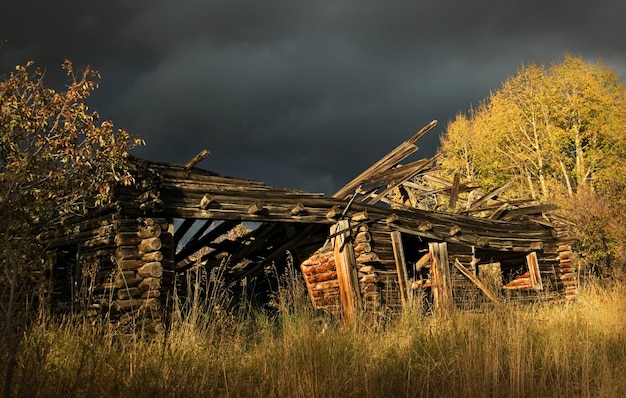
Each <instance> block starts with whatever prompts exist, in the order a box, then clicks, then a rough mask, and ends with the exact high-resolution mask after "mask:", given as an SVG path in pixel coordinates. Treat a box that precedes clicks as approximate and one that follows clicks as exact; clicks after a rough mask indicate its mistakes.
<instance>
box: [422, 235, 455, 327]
mask: <svg viewBox="0 0 626 398" xmlns="http://www.w3.org/2000/svg"><path fill="white" fill-rule="evenodd" d="M428 249H429V251H430V258H431V260H432V265H431V268H430V272H431V282H432V289H433V298H434V301H435V314H436V315H437V316H446V315H448V314H449V313H451V312H452V311H453V310H454V302H453V301H452V280H451V278H450V264H449V260H448V245H447V244H446V243H445V242H442V243H438V242H432V243H429V244H428Z"/></svg>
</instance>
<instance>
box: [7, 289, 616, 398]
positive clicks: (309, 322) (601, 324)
mask: <svg viewBox="0 0 626 398" xmlns="http://www.w3.org/2000/svg"><path fill="white" fill-rule="evenodd" d="M274 307H275V311H261V310H254V309H252V308H248V309H245V310H241V309H240V310H239V311H237V312H232V313H231V312H228V311H225V310H224V309H223V308H220V307H219V306H217V305H216V306H214V307H213V308H210V309H202V307H195V308H192V310H190V311H186V312H184V315H180V316H178V317H175V318H176V320H175V321H174V322H173V325H172V327H171V329H170V331H169V332H168V333H164V334H162V335H161V334H159V335H157V336H156V337H155V336H152V337H144V336H142V335H141V334H140V333H136V334H132V335H121V334H120V333H119V332H116V331H115V330H113V329H109V328H108V327H106V326H105V325H103V324H102V323H101V322H94V321H93V320H91V321H90V320H83V319H80V318H76V317H67V318H64V319H60V320H59V319H58V318H54V319H52V318H47V317H43V318H42V319H41V320H40V321H38V322H37V323H35V324H33V325H32V326H31V327H30V328H29V329H28V331H27V332H26V333H25V334H24V336H23V339H22V343H21V346H20V350H19V355H18V360H19V363H18V366H17V370H16V373H15V375H14V379H13V384H12V391H11V393H12V395H13V396H20V397H122V396H123V397H622V396H624V394H626V286H625V285H624V284H619V283H614V284H611V285H610V286H602V287H599V285H594V284H587V285H586V286H584V287H582V288H581V291H580V296H579V299H578V300H577V301H576V302H572V303H564V302H560V303H556V302H544V303H541V302H540V303H534V304H523V305H522V304H503V305H501V306H494V307H491V308H488V309H482V310H481V311H476V312H471V311H463V312H461V311H458V312H456V313H454V314H452V315H451V316H449V317H447V318H446V319H437V318H435V317H433V316H430V315H428V314H423V313H422V311H420V310H419V309H414V310H407V311H405V312H404V313H402V314H399V315H397V316H396V317H394V318H393V319H375V320H372V317H371V316H365V315H364V316H363V317H362V319H359V320H358V322H357V323H356V324H355V325H352V326H345V325H342V324H341V323H340V322H337V321H334V320H332V319H331V318H328V317H325V316H320V315H319V314H316V313H315V312H314V311H312V310H311V309H310V308H309V304H308V299H307V297H306V292H305V291H304V290H302V289H300V288H298V287H297V286H295V287H294V286H292V287H290V288H284V289H281V290H280V291H279V292H277V295H276V300H275V303H274ZM2 355H3V359H4V357H6V353H5V352H4V349H2ZM4 363H5V361H3V364H4ZM2 370H4V365H3V369H2ZM2 374H4V373H2ZM0 377H3V376H0Z"/></svg>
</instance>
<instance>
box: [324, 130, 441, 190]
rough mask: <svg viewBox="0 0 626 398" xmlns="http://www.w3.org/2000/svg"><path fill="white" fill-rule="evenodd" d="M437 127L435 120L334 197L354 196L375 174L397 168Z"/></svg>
mask: <svg viewBox="0 0 626 398" xmlns="http://www.w3.org/2000/svg"><path fill="white" fill-rule="evenodd" d="M436 125H437V121H436V120H433V121H432V122H430V123H429V124H427V125H426V126H424V127H423V128H422V129H421V130H420V131H418V132H417V133H416V134H415V135H414V136H413V137H411V138H410V139H409V140H407V141H405V142H403V143H402V144H400V145H398V146H397V147H396V148H395V149H394V150H392V151H391V152H389V153H388V154H387V155H385V156H383V157H382V158H381V159H380V160H379V161H378V162H376V163H374V164H373V165H372V166H370V167H369V168H367V169H366V170H365V171H363V172H362V173H361V174H359V175H358V176H357V177H356V178H354V179H353V180H352V181H350V182H349V183H348V184H346V185H344V186H343V187H342V188H341V189H340V190H339V191H337V192H336V193H335V194H334V195H333V196H334V197H335V198H342V199H343V198H345V197H346V196H348V195H352V193H353V192H354V191H355V190H356V189H357V188H358V187H359V186H360V185H361V184H362V183H363V181H364V180H366V179H367V178H369V177H371V176H372V175H373V174H376V173H381V172H384V171H386V170H388V169H389V168H390V167H393V166H395V165H396V164H397V163H399V162H400V161H402V160H403V159H405V158H406V157H407V156H409V155H411V154H412V153H414V152H415V151H417V146H416V145H415V142H416V141H417V140H418V139H420V138H421V137H422V136H423V135H424V134H426V133H427V132H428V131H430V130H432V129H433V128H434V127H435V126H436Z"/></svg>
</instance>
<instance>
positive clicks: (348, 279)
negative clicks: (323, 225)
mask: <svg viewBox="0 0 626 398" xmlns="http://www.w3.org/2000/svg"><path fill="white" fill-rule="evenodd" d="M338 231H345V232H343V233H339V234H337V235H336V236H335V238H333V253H334V257H335V266H336V269H337V279H338V280H339V293H340V296H341V306H342V308H343V316H344V320H345V321H346V323H348V324H354V323H355V322H356V317H357V315H358V314H359V313H360V312H361V309H362V308H363V302H362V298H361V293H360V290H359V279H358V276H357V271H356V264H357V263H356V259H355V258H354V248H353V246H352V241H351V239H350V222H349V221H348V220H340V221H339V222H338V223H337V224H335V225H333V226H332V227H331V229H330V233H331V234H336V233H337V232H338Z"/></svg>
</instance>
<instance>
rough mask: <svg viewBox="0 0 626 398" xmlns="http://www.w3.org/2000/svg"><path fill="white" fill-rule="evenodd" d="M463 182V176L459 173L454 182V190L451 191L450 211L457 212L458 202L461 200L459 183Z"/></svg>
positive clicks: (455, 175) (456, 174)
mask: <svg viewBox="0 0 626 398" xmlns="http://www.w3.org/2000/svg"><path fill="white" fill-rule="evenodd" d="M460 181H461V175H460V174H459V173H455V174H454V180H452V190H451V191H450V200H449V201H448V210H450V211H451V212H453V213H454V212H455V210H456V202H457V200H458V199H459V182H460Z"/></svg>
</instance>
